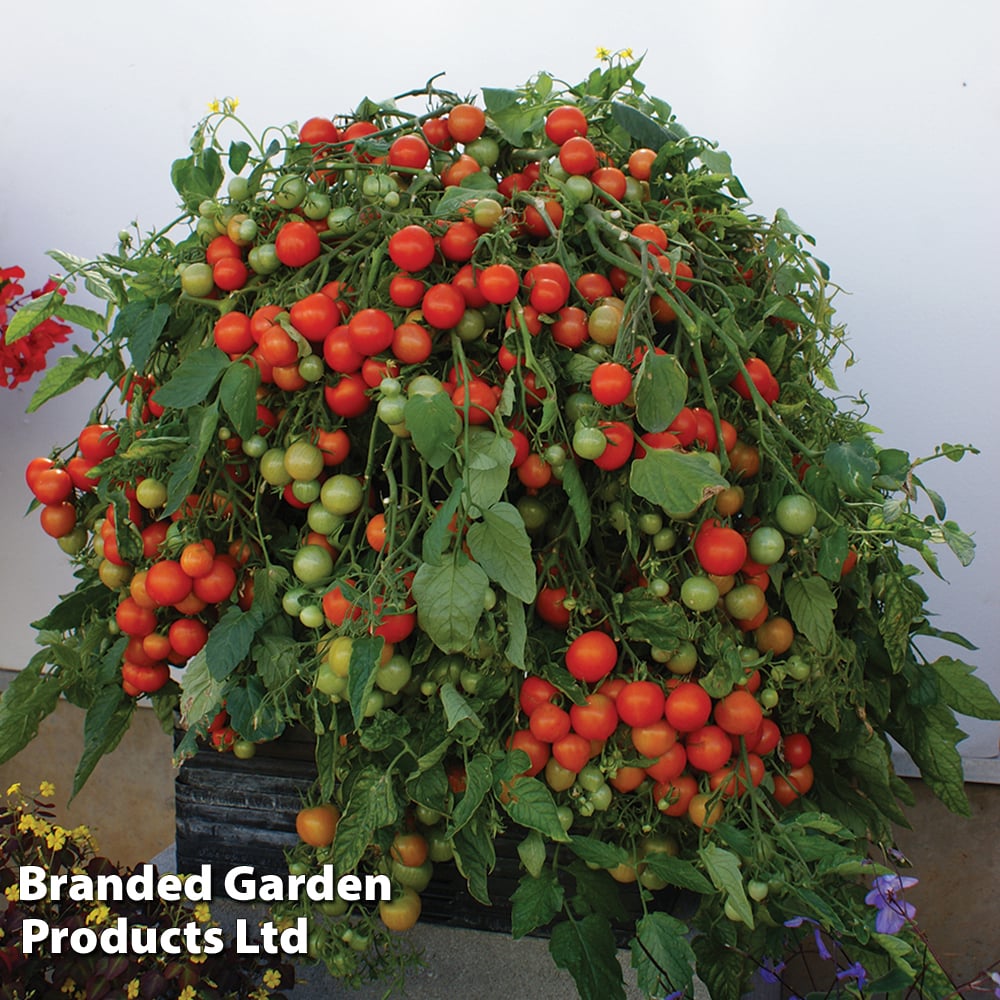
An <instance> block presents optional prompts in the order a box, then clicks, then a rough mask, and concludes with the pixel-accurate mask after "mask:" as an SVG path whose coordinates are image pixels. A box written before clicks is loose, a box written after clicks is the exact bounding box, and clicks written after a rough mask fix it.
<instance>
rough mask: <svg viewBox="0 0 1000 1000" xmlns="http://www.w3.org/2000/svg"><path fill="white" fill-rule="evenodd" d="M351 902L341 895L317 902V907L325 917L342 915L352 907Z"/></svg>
mask: <svg viewBox="0 0 1000 1000" xmlns="http://www.w3.org/2000/svg"><path fill="white" fill-rule="evenodd" d="M350 905H351V904H350V903H348V902H347V900H346V899H341V898H340V896H335V897H334V898H333V899H323V900H321V901H320V902H318V903H317V904H316V909H317V910H319V912H320V913H322V914H323V916H324V917H342V916H343V915H344V914H345V913H346V912H347V911H348V909H349V908H350Z"/></svg>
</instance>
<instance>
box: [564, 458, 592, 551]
mask: <svg viewBox="0 0 1000 1000" xmlns="http://www.w3.org/2000/svg"><path fill="white" fill-rule="evenodd" d="M562 487H563V489H564V490H565V491H566V498H567V499H568V500H569V509H570V510H571V511H573V516H574V517H575V518H576V528H577V531H579V532H580V541H579V544H580V545H581V546H582V545H586V544H587V540H588V539H589V538H590V529H591V526H592V516H591V506H590V494H589V493H588V492H587V487H586V486H585V485H584V483H583V477H582V476H581V475H580V470H579V469H578V468H577V467H576V463H575V462H567V463H566V464H565V465H564V466H563V471H562Z"/></svg>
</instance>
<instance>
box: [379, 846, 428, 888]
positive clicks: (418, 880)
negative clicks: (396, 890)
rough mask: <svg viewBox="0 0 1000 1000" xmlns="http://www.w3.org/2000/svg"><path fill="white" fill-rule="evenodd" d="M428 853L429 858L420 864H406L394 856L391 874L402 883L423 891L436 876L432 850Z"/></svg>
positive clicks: (391, 863)
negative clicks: (431, 855) (431, 854)
mask: <svg viewBox="0 0 1000 1000" xmlns="http://www.w3.org/2000/svg"><path fill="white" fill-rule="evenodd" d="M427 853H428V857H427V860H426V861H425V862H424V863H423V864H420V865H404V864H403V863H402V862H401V861H397V860H396V859H395V858H393V859H392V861H391V862H390V864H389V872H390V874H391V875H392V877H393V878H394V879H395V880H396V881H397V882H398V883H399V884H400V885H406V886H409V887H410V888H411V889H415V890H416V891H417V892H423V891H424V889H426V888H427V886H429V885H430V884H431V879H432V878H433V877H434V863H433V861H432V859H431V857H430V850H428V852H427Z"/></svg>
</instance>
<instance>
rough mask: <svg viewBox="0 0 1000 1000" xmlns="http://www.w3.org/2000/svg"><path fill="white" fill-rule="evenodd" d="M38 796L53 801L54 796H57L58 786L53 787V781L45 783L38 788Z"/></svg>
mask: <svg viewBox="0 0 1000 1000" xmlns="http://www.w3.org/2000/svg"><path fill="white" fill-rule="evenodd" d="M38 794H39V795H41V797H42V798H43V799H51V798H52V796H53V795H55V794H56V786H55V785H53V784H52V782H51V781H43V782H42V783H41V784H40V785H39V786H38Z"/></svg>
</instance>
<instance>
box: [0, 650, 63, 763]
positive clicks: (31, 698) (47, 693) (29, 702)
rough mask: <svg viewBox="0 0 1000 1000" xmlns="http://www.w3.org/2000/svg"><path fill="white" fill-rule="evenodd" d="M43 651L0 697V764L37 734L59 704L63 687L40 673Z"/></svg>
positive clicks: (11, 682)
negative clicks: (43, 720) (42, 722)
mask: <svg viewBox="0 0 1000 1000" xmlns="http://www.w3.org/2000/svg"><path fill="white" fill-rule="evenodd" d="M44 667H45V651H44V650H43V651H41V652H39V653H37V654H36V655H35V656H34V657H32V659H31V662H30V663H29V664H28V665H27V666H26V667H25V668H24V669H23V670H20V671H18V672H17V673H16V674H14V676H13V677H12V678H11V680H10V684H8V685H7V690H6V691H4V693H3V695H0V764H3V763H4V762H6V761H8V760H10V758H11V757H13V756H14V754H16V753H19V752H20V751H21V750H22V749H24V747H26V746H27V745H28V744H29V743H30V742H31V741H32V740H33V739H34V738H35V737H36V736H37V735H38V726H39V724H40V723H41V721H42V719H44V718H45V717H46V716H48V715H51V714H52V712H53V711H54V710H55V707H56V705H58V704H59V695H60V694H61V693H62V685H61V684H60V683H59V679H58V677H57V676H55V675H51V674H43V673H42V670H43V669H44Z"/></svg>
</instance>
